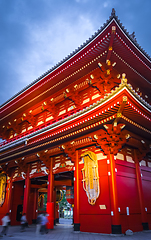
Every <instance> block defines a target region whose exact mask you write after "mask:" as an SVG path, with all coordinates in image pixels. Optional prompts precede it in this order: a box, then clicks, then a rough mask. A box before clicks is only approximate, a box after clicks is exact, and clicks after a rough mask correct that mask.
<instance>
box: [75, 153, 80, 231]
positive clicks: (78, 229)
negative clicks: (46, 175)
mask: <svg viewBox="0 0 151 240" xmlns="http://www.w3.org/2000/svg"><path fill="white" fill-rule="evenodd" d="M79 208H80V207H79V159H78V150H76V160H75V170H74V231H80V212H79V211H80V209H79Z"/></svg>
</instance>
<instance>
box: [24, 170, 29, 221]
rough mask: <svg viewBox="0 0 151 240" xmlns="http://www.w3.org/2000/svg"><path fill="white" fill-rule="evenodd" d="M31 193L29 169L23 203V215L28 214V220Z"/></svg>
mask: <svg viewBox="0 0 151 240" xmlns="http://www.w3.org/2000/svg"><path fill="white" fill-rule="evenodd" d="M29 193H30V178H29V167H28V170H27V174H26V179H25V185H24V201H23V213H26V217H27V220H28V214H29V213H28V204H29Z"/></svg>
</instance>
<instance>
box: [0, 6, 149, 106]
mask: <svg viewBox="0 0 151 240" xmlns="http://www.w3.org/2000/svg"><path fill="white" fill-rule="evenodd" d="M113 19H115V21H116V22H117V23H118V25H119V26H120V28H121V29H122V31H123V32H124V33H125V34H126V36H127V37H128V38H129V39H130V41H131V42H132V43H133V44H134V45H135V46H136V47H137V48H138V49H139V50H140V51H141V52H142V54H144V55H145V56H146V58H147V59H148V60H149V61H151V57H150V56H149V55H148V54H147V53H146V52H145V50H144V49H143V48H142V47H141V46H140V45H139V44H138V43H137V41H136V39H135V36H134V34H130V33H129V32H128V31H127V30H126V29H125V28H124V26H123V25H122V23H121V22H120V20H119V19H118V16H117V15H116V14H115V9H114V8H113V9H112V12H111V15H110V17H109V19H108V20H107V21H106V23H104V24H103V26H101V28H100V29H98V31H97V32H95V33H94V34H93V35H92V36H91V37H90V38H89V39H88V40H86V42H84V43H83V44H82V45H81V46H79V47H78V48H77V49H75V50H74V51H73V52H72V53H71V54H69V55H68V56H67V57H65V58H64V59H63V60H62V61H60V62H58V63H57V64H56V65H55V66H54V67H52V68H51V69H49V70H48V71H46V72H45V73H43V74H42V75H41V76H40V77H38V78H37V79H36V80H34V81H33V82H31V83H30V84H29V85H27V86H26V87H25V88H23V89H22V90H21V91H20V92H18V93H17V94H15V95H14V96H13V97H12V98H10V99H9V100H8V101H6V102H5V103H4V104H2V105H1V106H0V107H3V106H4V105H6V104H7V103H9V102H10V101H11V100H13V99H14V98H15V97H17V96H18V95H20V94H21V93H23V92H24V91H26V90H27V89H29V88H30V87H32V86H33V85H34V84H36V83H38V81H40V80H41V79H43V78H44V77H46V76H47V75H48V74H50V73H51V72H53V71H54V70H56V69H57V68H58V67H60V66H61V65H62V64H64V63H65V62H67V61H68V60H69V59H70V58H72V57H73V56H74V55H76V54H77V53H78V52H80V51H81V50H82V49H83V48H84V47H86V46H87V45H88V44H89V43H91V42H92V41H93V40H94V39H95V38H96V37H97V36H99V35H100V34H101V33H102V32H103V30H104V29H105V28H106V27H107V26H108V25H109V24H110V22H111V21H112V20H113Z"/></svg>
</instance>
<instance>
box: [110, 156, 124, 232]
mask: <svg viewBox="0 0 151 240" xmlns="http://www.w3.org/2000/svg"><path fill="white" fill-rule="evenodd" d="M110 167H111V169H110V170H111V173H110V197H111V218H112V233H113V234H120V233H122V231H121V224H120V213H119V209H118V207H119V205H118V195H117V182H116V173H115V160H114V155H113V154H110Z"/></svg>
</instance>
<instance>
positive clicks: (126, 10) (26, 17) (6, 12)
mask: <svg viewBox="0 0 151 240" xmlns="http://www.w3.org/2000/svg"><path fill="white" fill-rule="evenodd" d="M112 8H115V10H116V15H117V16H118V18H119V19H120V21H121V22H122V24H123V25H124V26H125V28H126V29H127V30H128V32H130V33H132V32H133V31H135V34H136V39H137V42H138V43H139V45H140V46H141V47H142V48H143V49H144V50H145V51H146V52H147V53H148V54H149V55H150V56H151V47H150V41H151V20H150V11H151V0H143V1H142V0H0V63H1V64H0V83H1V87H0V105H1V104H3V103H4V102H6V101H7V100H9V99H10V98H11V97H12V96H13V95H15V94H16V93H17V92H19V91H20V90H22V89H23V88H24V87H26V86H27V85H28V84H29V83H31V82H32V81H33V80H35V79H37V78H38V77H39V76H40V75H42V74H43V73H44V72H46V71H47V70H48V69H50V68H51V67H53V66H54V65H55V64H56V63H58V62H59V61H61V60H62V59H63V58H64V57H66V56H67V55H68V54H70V53H71V52H73V51H74V50H75V49H76V48H77V47H78V46H79V45H81V44H82V43H83V42H85V41H86V40H87V39H88V38H89V37H91V35H93V34H94V32H95V31H97V30H98V29H99V28H100V27H101V26H102V25H103V23H105V22H106V20H107V19H108V18H109V16H110V14H111V11H112Z"/></svg>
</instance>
